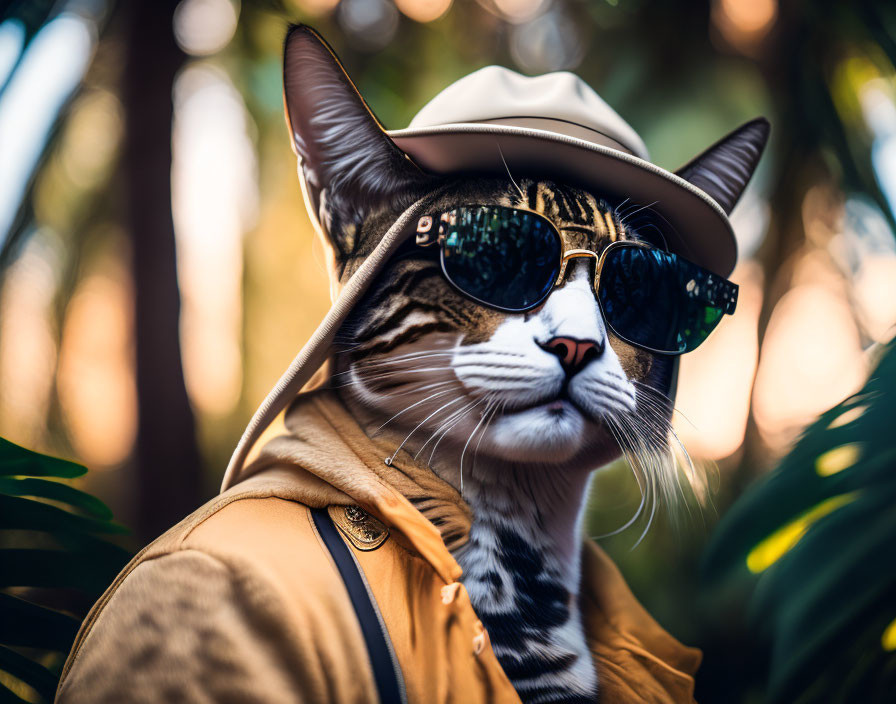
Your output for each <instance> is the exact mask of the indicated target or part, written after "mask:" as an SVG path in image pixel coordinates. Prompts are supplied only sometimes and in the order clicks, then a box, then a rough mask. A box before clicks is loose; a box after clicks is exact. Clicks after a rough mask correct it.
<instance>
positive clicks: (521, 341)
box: [285, 41, 761, 704]
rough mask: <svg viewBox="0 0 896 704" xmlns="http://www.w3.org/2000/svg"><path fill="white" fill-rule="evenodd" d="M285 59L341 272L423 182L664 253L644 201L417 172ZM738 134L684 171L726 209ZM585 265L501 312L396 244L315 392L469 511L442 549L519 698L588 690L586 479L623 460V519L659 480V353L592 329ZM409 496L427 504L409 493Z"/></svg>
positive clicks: (663, 475) (449, 201) (324, 68)
mask: <svg viewBox="0 0 896 704" xmlns="http://www.w3.org/2000/svg"><path fill="white" fill-rule="evenodd" d="M285 60H286V69H287V70H286V72H285V76H286V99H287V112H288V121H289V124H290V127H291V131H292V135H293V141H294V146H295V148H296V151H297V153H298V155H299V157H300V159H301V173H302V175H303V177H304V187H305V189H306V196H307V198H308V202H309V204H310V206H311V209H312V212H313V213H314V215H315V216H316V219H317V220H318V224H319V225H320V229H321V231H322V232H323V233H324V234H325V236H326V237H328V238H329V240H330V243H331V245H332V246H333V250H334V252H335V256H336V264H337V271H338V272H339V275H340V277H341V279H342V280H343V281H345V280H347V279H348V277H350V276H351V274H352V273H353V272H354V271H355V270H356V269H357V267H358V266H360V264H361V263H362V262H363V260H364V258H365V257H366V256H367V254H369V252H370V251H371V250H372V248H373V247H374V246H375V244H376V242H377V241H378V239H379V237H381V236H382V234H383V233H384V232H385V231H386V229H387V228H388V227H389V225H391V223H392V222H394V221H395V219H396V218H397V217H398V216H399V215H400V214H401V212H402V211H403V210H404V209H405V208H407V207H408V206H409V205H410V204H411V203H413V202H414V201H415V200H417V199H418V198H420V197H421V196H423V195H425V194H427V193H433V192H435V191H439V192H440V193H441V195H440V197H439V198H440V199H439V204H440V205H441V206H444V208H445V209H448V208H450V207H452V206H457V205H460V204H477V205H502V206H510V207H519V208H525V209H529V210H533V211H535V212H537V213H540V214H541V215H543V216H544V217H546V218H547V219H548V220H550V222H551V223H553V224H554V226H555V227H556V228H557V229H558V230H559V231H561V232H562V233H563V234H564V236H565V237H566V238H568V240H569V242H570V243H571V246H573V247H575V248H581V249H587V250H590V251H593V252H601V251H602V250H603V248H605V247H606V246H607V245H608V244H609V243H610V242H612V241H616V240H637V241H647V242H649V243H650V244H652V245H654V246H659V247H662V246H663V238H662V225H661V224H660V225H658V224H657V222H655V221H653V220H645V219H644V215H646V214H647V213H648V212H649V207H647V205H646V204H636V203H632V202H631V201H628V200H626V199H624V198H621V199H620V198H619V197H616V199H615V200H614V199H612V198H610V197H608V196H607V195H606V194H602V193H591V192H588V191H587V190H584V189H582V188H580V187H577V186H575V185H573V184H568V183H561V182H556V181H552V180H548V179H544V178H540V177H539V175H538V174H528V173H525V174H511V173H510V172H509V171H508V172H507V173H506V174H504V175H475V174H470V175H463V174H460V175H454V176H450V177H436V176H433V175H430V174H426V173H424V172H423V171H421V170H420V169H418V168H417V167H416V166H415V165H414V164H413V163H411V162H410V161H409V160H408V159H407V158H405V157H404V156H403V155H402V154H401V152H400V151H399V150H398V149H397V148H396V147H395V145H394V144H393V143H392V142H391V141H390V139H389V137H388V136H387V135H386V133H385V132H384V131H383V129H382V128H381V126H380V125H379V123H378V122H377V121H376V119H375V118H374V117H373V115H372V113H371V112H370V110H369V109H368V107H367V106H366V104H365V103H364V101H363V99H362V98H361V97H360V95H359V94H358V92H357V91H356V90H355V88H354V86H353V84H352V83H351V81H350V79H349V78H348V77H347V75H346V74H345V72H344V70H343V69H342V67H341V65H340V64H339V62H338V60H337V59H336V58H335V56H334V55H333V54H332V52H331V51H330V50H329V49H328V48H327V47H326V46H325V45H324V44H322V43H321V42H294V43H293V45H292V46H291V45H290V42H289V41H288V42H287V51H286V57H285ZM742 137H743V135H741V137H740V138H739V137H738V135H737V134H735V135H734V136H733V137H732V138H731V139H729V140H728V141H727V142H726V143H721V144H720V145H717V147H718V148H717V149H716V150H715V152H714V154H715V157H716V158H715V159H714V160H713V159H704V160H702V161H695V162H693V163H692V164H691V165H690V172H689V173H690V174H691V175H692V176H693V178H694V180H695V182H696V181H697V180H699V181H700V184H699V185H700V187H701V188H704V189H705V190H707V192H709V193H710V195H712V196H713V197H715V198H717V200H718V201H719V202H720V203H721V204H723V206H725V207H727V209H728V210H730V207H733V202H734V201H736V200H737V198H738V197H739V196H740V193H741V191H742V190H743V187H744V186H745V184H746V181H747V180H748V179H749V176H750V174H751V173H752V170H753V168H754V167H755V161H756V159H758V153H756V150H751V149H748V148H746V147H745V146H744V145H745V143H746V144H747V146H749V140H746V141H745V140H744V139H743V138H742ZM738 139H740V141H738ZM760 149H761V147H760ZM732 173H733V174H734V175H733V176H732ZM732 183H733V185H732ZM714 184H715V185H714ZM594 267H595V262H594V259H593V258H582V259H573V260H570V262H569V266H568V267H567V270H566V272H565V278H564V281H563V282H562V284H561V285H559V286H557V287H556V288H554V289H553V291H552V292H551V293H550V295H549V296H548V297H547V299H546V300H545V302H544V303H543V304H542V305H540V306H539V307H538V308H536V309H535V310H532V311H529V312H527V313H506V312H501V311H498V310H495V309H492V308H487V307H485V306H483V305H480V304H479V303H476V302H474V301H473V300H471V299H469V298H467V297H465V296H463V295H461V294H460V293H458V292H457V291H456V290H455V289H454V288H453V287H452V286H451V285H450V284H449V283H448V281H447V280H446V279H445V277H444V276H443V274H442V272H441V269H440V266H439V262H438V259H437V257H435V256H433V255H432V254H430V253H428V252H427V251H426V250H424V249H422V248H419V247H415V246H414V241H413V239H412V240H411V241H410V242H408V243H407V244H406V245H405V246H403V247H402V249H401V250H400V251H399V252H398V254H397V255H396V256H395V257H394V258H393V260H392V262H391V263H390V265H389V266H388V267H387V268H386V269H385V271H384V272H383V273H382V274H381V275H380V276H379V278H378V279H377V280H376V282H375V283H374V284H373V285H372V286H371V288H370V289H369V290H368V292H367V293H366V295H365V297H364V299H363V301H362V302H361V303H360V304H359V305H357V306H356V307H355V309H354V310H353V312H352V314H351V316H350V317H349V318H348V320H347V321H346V322H345V324H344V325H343V327H342V329H341V330H340V332H339V335H338V337H337V340H338V342H339V344H340V347H339V350H340V351H339V352H338V354H337V355H336V357H335V375H334V377H333V379H334V381H333V386H334V388H336V389H337V391H338V393H339V396H340V398H341V399H342V402H343V403H344V405H345V406H346V407H347V408H348V409H349V411H350V412H351V413H352V414H353V415H354V416H355V418H356V419H357V420H358V421H359V422H360V424H361V426H362V427H363V428H364V429H365V432H367V433H368V434H370V435H374V434H377V435H380V436H383V437H387V438H389V439H390V440H391V441H393V442H394V446H395V451H398V449H403V450H407V451H409V452H410V453H411V454H413V455H416V456H417V457H418V458H423V460H425V461H426V462H427V463H428V465H429V467H430V469H431V470H432V472H434V473H435V474H436V475H437V476H439V477H440V478H442V479H443V480H444V481H446V482H448V483H449V484H451V485H452V486H454V487H455V488H456V489H458V490H459V491H460V492H461V494H462V496H463V497H464V499H465V500H466V501H467V502H468V504H469V506H470V507H471V510H472V515H473V523H472V528H471V532H470V536H469V540H468V541H467V542H466V543H465V544H464V545H462V546H458V547H456V548H455V550H454V554H455V557H456V559H457V560H458V562H459V563H460V565H461V567H462V568H463V570H464V576H463V578H462V581H463V582H464V585H465V587H466V589H467V590H468V592H469V594H470V599H471V602H472V604H473V607H474V609H475V611H476V613H477V614H478V615H479V617H480V618H481V620H482V622H483V624H484V625H485V627H486V629H487V631H488V634H489V638H490V640H491V643H492V647H493V649H494V652H495V655H496V656H497V658H498V660H499V662H500V663H501V665H502V667H503V669H504V670H505V672H506V674H507V676H508V677H509V679H510V680H511V682H512V683H513V685H514V687H515V688H516V690H517V692H518V693H519V695H520V697H521V698H522V700H523V701H525V702H527V703H533V704H534V703H535V702H585V701H594V700H595V699H596V696H597V692H598V689H599V678H598V674H597V672H596V671H595V668H594V665H593V661H592V658H591V655H590V653H589V649H588V645H587V642H586V639H585V633H584V628H583V625H582V622H581V618H580V615H579V606H578V589H579V576H580V575H579V570H580V548H581V538H580V534H581V523H582V514H583V506H584V499H585V496H586V494H587V489H588V484H589V478H590V477H591V475H592V471H593V470H594V469H596V468H598V467H600V466H603V465H605V464H606V463H608V462H610V461H612V460H613V459H615V458H616V457H618V456H619V454H620V453H621V452H624V453H625V454H626V455H627V456H629V457H630V458H631V460H632V463H633V466H635V468H636V469H637V470H638V471H639V479H640V482H641V484H642V489H643V495H644V497H645V498H644V502H642V507H641V509H640V511H639V512H644V511H646V510H648V509H647V507H648V506H650V507H655V506H656V504H657V503H658V502H662V501H663V500H666V499H670V497H672V495H673V494H674V493H675V492H676V491H677V490H678V484H677V482H678V474H677V470H676V467H675V463H674V460H673V457H672V452H671V448H670V445H669V442H668V438H669V434H670V417H671V409H672V404H671V401H670V400H669V394H670V393H671V392H672V391H673V386H674V376H675V374H674V372H675V362H674V360H673V358H671V357H669V356H664V355H660V354H654V353H651V352H649V351H646V350H644V349H641V348H637V347H634V346H632V345H630V344H628V343H626V342H625V341H623V340H621V339H620V338H618V337H616V336H615V335H614V334H613V333H612V332H610V331H609V330H608V327H607V324H606V323H605V321H604V319H603V316H602V314H601V309H600V306H599V305H598V301H597V299H596V296H595V293H594V290H593V288H592V279H593V276H594ZM572 350H575V352H576V354H571V351H572ZM389 459H390V458H389V457H386V458H384V461H386V462H389ZM670 500H671V499H670ZM415 502H416V504H417V506H418V508H420V509H421V510H422V511H423V513H424V515H426V500H425V498H424V499H419V498H417V499H416V500H415ZM652 510H653V508H651V509H650V511H651V513H652Z"/></svg>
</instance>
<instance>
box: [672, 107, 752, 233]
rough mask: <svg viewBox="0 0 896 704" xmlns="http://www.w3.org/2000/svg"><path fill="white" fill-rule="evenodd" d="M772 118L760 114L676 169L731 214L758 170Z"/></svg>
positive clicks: (678, 174) (682, 176) (686, 179)
mask: <svg viewBox="0 0 896 704" xmlns="http://www.w3.org/2000/svg"><path fill="white" fill-rule="evenodd" d="M769 131H770V127H769V123H768V120H766V119H765V118H764V117H758V118H756V119H755V120H750V122H747V123H746V124H744V125H741V126H740V127H738V128H737V129H736V130H734V131H733V132H732V133H731V134H729V135H728V136H727V137H723V138H722V139H720V140H719V141H718V142H716V143H715V144H713V145H712V146H711V147H710V148H709V149H707V150H706V151H705V152H703V153H702V154H700V155H699V156H697V157H695V158H694V159H691V161H689V162H688V163H687V164H685V165H684V166H682V167H681V168H680V169H679V170H678V171H676V172H675V174H676V175H677V176H680V177H681V178H683V179H684V180H685V181H688V182H690V183H692V184H694V185H695V186H697V188H699V189H700V190H702V191H703V192H705V193H707V194H708V195H709V196H710V197H711V198H712V199H713V200H714V201H715V202H716V203H718V204H719V205H720V206H721V207H722V210H724V211H725V213H727V214H729V215H730V214H731V211H732V210H733V209H734V206H735V205H736V204H737V201H738V200H739V199H740V197H741V194H742V193H743V192H744V188H746V186H747V182H748V181H749V180H750V177H751V176H752V175H753V171H755V170H756V165H757V164H758V163H759V157H760V156H762V150H763V149H764V148H765V143H766V142H767V141H768V134H769Z"/></svg>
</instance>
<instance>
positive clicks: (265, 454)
mask: <svg viewBox="0 0 896 704" xmlns="http://www.w3.org/2000/svg"><path fill="white" fill-rule="evenodd" d="M265 440H266V441H265ZM258 445H259V446H260V448H261V449H260V451H259V452H258V454H257V456H256V458H255V459H254V460H253V461H252V462H251V463H249V464H248V465H247V466H246V467H245V469H244V470H243V471H242V472H241V473H240V475H239V477H238V479H237V481H244V480H250V478H254V477H258V478H259V479H261V477H262V475H264V477H265V478H271V477H272V476H273V475H276V476H277V477H279V478H282V479H283V480H288V481H289V482H290V483H291V484H292V486H291V488H290V494H294V495H295V498H296V499H297V500H300V501H302V502H303V503H305V504H306V505H309V506H315V507H324V506H328V505H332V504H343V505H346V504H357V505H358V506H360V507H361V508H363V509H364V510H365V511H367V512H368V513H370V514H371V515H373V516H375V517H376V518H378V519H379V520H381V521H383V523H385V524H386V525H388V526H389V527H390V529H393V530H396V531H398V532H399V533H400V534H401V535H402V536H403V537H404V538H405V539H406V541H407V542H408V543H410V545H411V546H412V547H413V548H414V549H415V550H416V551H417V552H418V553H419V554H420V556H421V557H423V558H424V559H426V560H427V561H428V562H429V563H430V564H431V565H432V566H433V568H434V569H435V570H436V572H437V573H438V574H439V576H440V577H441V578H442V579H443V580H444V581H445V582H446V583H451V582H455V581H457V580H458V579H459V577H460V575H461V574H462V570H461V568H460V565H458V564H457V561H456V560H455V559H454V557H453V556H452V554H451V550H454V549H456V548H458V547H460V546H461V545H463V544H465V543H466V542H467V540H468V538H469V533H470V525H471V523H472V511H471V509H470V507H469V505H468V504H467V503H466V502H465V501H464V500H463V498H462V497H461V495H460V494H459V493H458V492H457V490H456V489H454V487H452V486H451V485H450V484H448V483H447V482H445V481H443V480H442V479H440V478H439V477H437V476H436V475H435V474H433V472H432V471H431V470H430V469H429V468H427V467H426V466H424V465H422V464H420V463H418V462H416V461H414V459H413V457H412V456H411V455H409V454H408V453H407V452H405V451H404V450H402V451H400V452H398V453H397V454H396V455H395V457H394V458H393V459H392V461H391V463H390V464H388V465H387V464H386V463H385V461H384V458H385V457H388V456H389V455H391V454H392V451H393V450H394V446H392V447H387V446H385V445H384V444H383V443H382V442H381V441H378V440H377V439H371V438H369V437H368V436H367V435H366V433H364V431H363V430H362V429H361V428H360V426H359V425H358V423H357V421H356V420H355V419H354V418H353V417H352V416H351V414H350V413H349V412H348V411H347V410H346V408H345V406H344V405H343V404H342V403H341V401H340V400H339V399H338V398H337V397H336V395H335V393H334V392H333V391H331V390H319V391H315V392H311V393H306V394H302V395H300V396H299V397H298V398H297V399H296V401H295V402H294V403H293V404H292V406H290V408H289V409H287V411H286V412H284V413H281V414H280V416H278V418H277V419H276V421H275V422H274V423H273V424H272V425H271V426H270V428H269V429H268V430H267V431H266V433H265V437H264V438H262V439H261V442H259V443H258ZM436 526H438V528H437V527H436Z"/></svg>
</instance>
